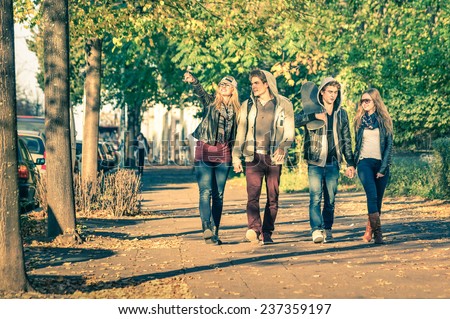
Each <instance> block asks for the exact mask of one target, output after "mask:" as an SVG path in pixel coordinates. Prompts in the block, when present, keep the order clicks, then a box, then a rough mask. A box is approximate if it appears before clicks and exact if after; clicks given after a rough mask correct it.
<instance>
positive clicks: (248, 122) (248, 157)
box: [232, 69, 295, 245]
mask: <svg viewBox="0 0 450 319" xmlns="http://www.w3.org/2000/svg"><path fill="white" fill-rule="evenodd" d="M249 79H250V82H251V86H252V93H251V96H250V98H249V99H248V100H246V101H245V102H244V103H243V104H242V107H241V110H240V115H239V124H238V129H237V134H236V141H235V144H234V148H233V154H232V159H233V168H234V172H236V173H239V172H242V171H243V168H242V162H241V158H242V157H243V158H244V161H245V167H246V174H245V175H246V181H247V195H248V201H247V219H248V230H247V233H246V239H247V240H248V241H250V242H253V243H259V241H260V240H262V242H263V244H265V245H267V244H271V243H273V240H272V233H273V231H274V229H275V219H276V217H277V213H278V197H279V185H280V176H281V167H282V164H283V163H284V160H285V155H286V154H287V151H288V149H289V147H290V146H291V144H292V142H293V141H294V135H295V128H294V111H293V106H292V103H291V102H290V101H289V100H288V99H287V98H286V97H284V96H282V95H280V94H278V88H277V83H276V80H275V77H274V76H273V74H271V73H270V72H267V71H264V70H259V69H256V70H253V71H252V72H251V73H250V76H249ZM263 178H265V181H266V189H267V202H266V206H265V209H264V219H263V222H262V221H261V215H260V205H259V198H260V196H261V188H262V181H263ZM261 235H262V238H261Z"/></svg>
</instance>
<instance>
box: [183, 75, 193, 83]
mask: <svg viewBox="0 0 450 319" xmlns="http://www.w3.org/2000/svg"><path fill="white" fill-rule="evenodd" d="M183 81H184V82H187V83H192V82H194V81H195V79H194V76H193V75H192V74H191V73H189V72H186V73H184V79H183Z"/></svg>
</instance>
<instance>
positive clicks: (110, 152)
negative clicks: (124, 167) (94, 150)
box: [100, 142, 120, 168]
mask: <svg viewBox="0 0 450 319" xmlns="http://www.w3.org/2000/svg"><path fill="white" fill-rule="evenodd" d="M100 144H101V145H102V147H103V150H104V151H105V153H106V156H107V158H108V160H109V161H113V163H114V164H113V166H114V167H115V168H118V167H119V164H120V153H119V151H118V150H116V149H115V147H114V144H113V143H111V142H100Z"/></svg>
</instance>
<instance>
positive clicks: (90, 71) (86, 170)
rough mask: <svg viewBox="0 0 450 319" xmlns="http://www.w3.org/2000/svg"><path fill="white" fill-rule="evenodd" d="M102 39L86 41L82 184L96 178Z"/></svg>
mask: <svg viewBox="0 0 450 319" xmlns="http://www.w3.org/2000/svg"><path fill="white" fill-rule="evenodd" d="M101 52H102V41H101V40H100V39H89V40H87V42H86V67H87V69H86V79H85V84H84V91H85V94H86V109H85V115H84V129H83V152H82V160H81V162H82V165H83V166H82V170H81V172H82V174H83V178H82V179H83V184H93V185H95V183H94V182H95V181H96V180H97V165H98V164H97V145H98V126H99V121H100V85H101Z"/></svg>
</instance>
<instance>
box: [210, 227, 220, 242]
mask: <svg viewBox="0 0 450 319" xmlns="http://www.w3.org/2000/svg"><path fill="white" fill-rule="evenodd" d="M211 241H212V242H213V243H214V244H216V245H222V241H221V240H220V238H219V227H218V226H214V227H213V236H212V237H211Z"/></svg>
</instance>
